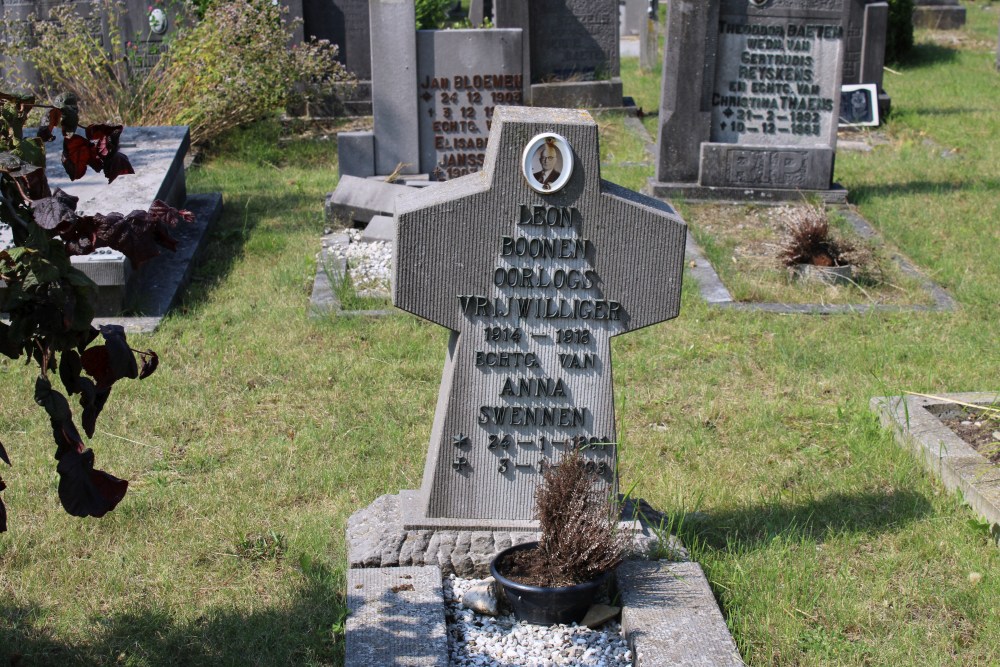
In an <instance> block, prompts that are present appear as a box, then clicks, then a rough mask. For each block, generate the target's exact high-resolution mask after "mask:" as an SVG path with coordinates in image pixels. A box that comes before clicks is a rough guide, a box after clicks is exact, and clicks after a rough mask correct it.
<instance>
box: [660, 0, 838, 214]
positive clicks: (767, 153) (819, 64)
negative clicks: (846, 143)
mask: <svg viewBox="0 0 1000 667" xmlns="http://www.w3.org/2000/svg"><path fill="white" fill-rule="evenodd" d="M846 2H847V0H823V1H822V2H815V1H813V2H809V1H807V0H774V1H771V2H765V3H761V4H760V6H758V5H757V3H756V2H750V3H748V2H746V0H710V1H708V2H706V1H705V0H676V1H674V2H671V3H670V4H669V5H668V10H667V40H666V46H665V49H664V66H663V92H662V97H661V108H660V135H659V162H658V164H657V172H656V181H655V182H654V183H653V184H652V186H653V189H654V192H656V194H658V195H661V196H671V195H677V194H683V195H685V196H687V197H693V198H725V199H733V198H736V199H744V198H749V199H765V200H766V199H782V198H790V197H794V198H801V193H802V192H803V191H812V192H815V193H817V194H820V195H822V196H830V197H832V198H838V199H839V198H841V197H842V195H841V194H839V193H833V194H831V193H830V190H831V185H832V183H831V179H832V176H833V157H834V150H835V148H836V144H837V111H838V107H839V100H840V80H841V62H842V56H843V45H844V33H845V24H846V17H847V14H846V10H847V6H846ZM840 192H842V191H840Z"/></svg>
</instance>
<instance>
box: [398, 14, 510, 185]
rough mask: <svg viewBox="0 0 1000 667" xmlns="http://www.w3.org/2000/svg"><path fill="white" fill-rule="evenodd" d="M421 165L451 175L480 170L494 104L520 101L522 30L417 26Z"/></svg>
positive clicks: (426, 169) (425, 169)
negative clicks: (424, 27)
mask: <svg viewBox="0 0 1000 667" xmlns="http://www.w3.org/2000/svg"><path fill="white" fill-rule="evenodd" d="M417 85H418V90H419V97H420V104H419V109H420V171H421V172H423V173H426V174H439V175H440V176H442V177H443V179H452V178H457V177H459V176H464V175H466V174H471V173H473V172H476V171H479V170H480V169H481V168H482V165H483V160H484V159H485V156H486V141H487V139H488V138H489V131H490V123H491V122H492V118H493V109H494V108H495V107H496V106H497V105H498V104H507V105H510V104H521V103H522V93H521V91H522V89H523V87H524V77H523V72H522V70H521V31H520V30H515V29H496V30H419V31H417Z"/></svg>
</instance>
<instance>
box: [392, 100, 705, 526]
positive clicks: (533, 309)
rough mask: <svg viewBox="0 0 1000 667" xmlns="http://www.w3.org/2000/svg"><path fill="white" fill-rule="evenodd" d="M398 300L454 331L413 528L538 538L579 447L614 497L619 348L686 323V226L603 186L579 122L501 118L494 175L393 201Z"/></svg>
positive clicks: (593, 139) (516, 115)
mask: <svg viewBox="0 0 1000 667" xmlns="http://www.w3.org/2000/svg"><path fill="white" fill-rule="evenodd" d="M396 228H397V229H396V243H395V246H394V248H395V256H394V260H393V266H394V269H393V270H394V275H393V301H394V303H395V304H396V306H398V307H399V308H401V309H403V310H406V311H409V312H411V313H413V314H415V315H418V316H420V317H423V318H425V319H428V320H430V321H432V322H435V323H437V324H440V325H442V326H445V327H447V328H448V329H450V330H451V332H452V333H451V338H450V340H449V343H448V352H447V357H446V361H445V366H444V373H443V376H442V380H441V388H440V393H439V396H438V402H437V408H436V410H435V415H434V422H433V427H432V431H431V439H430V447H429V452H428V455H427V461H426V466H425V470H424V478H423V484H422V487H421V489H420V491H419V492H412V491H410V492H407V491H404V492H403V493H402V494H401V503H400V504H401V506H402V508H403V523H404V527H405V528H407V529H414V528H427V529H444V528H450V529H464V528H473V529H488V530H499V529H529V528H530V527H531V525H532V524H531V523H530V521H531V519H532V516H533V510H534V490H535V488H536V486H537V485H538V483H539V481H540V480H541V476H542V471H543V470H544V469H545V468H546V466H548V465H552V464H556V463H558V461H559V460H560V459H561V458H562V457H564V456H565V455H566V454H567V453H569V452H571V451H572V450H574V449H580V450H581V451H582V453H583V456H584V457H586V459H587V461H588V466H589V467H590V468H592V469H593V470H594V471H595V472H596V473H597V474H598V475H599V476H600V478H601V479H602V480H603V482H604V483H605V484H607V485H608V487H609V488H617V486H616V483H617V471H616V468H615V461H616V456H615V455H616V428H615V417H614V401H613V397H612V382H611V377H612V376H611V356H610V339H611V337H612V336H616V335H618V334H622V333H626V332H628V331H634V330H636V329H639V328H641V327H645V326H649V325H651V324H655V323H657V322H662V321H664V320H668V319H670V318H673V317H676V316H677V314H678V311H679V308H680V287H681V275H682V271H683V259H684V242H685V234H686V226H685V224H684V222H683V220H681V218H680V217H679V216H678V215H677V214H676V213H675V212H674V211H673V210H672V209H671V208H670V207H669V206H667V205H666V204H664V203H662V202H660V201H657V200H655V199H651V198H649V197H645V196H643V195H640V194H638V193H635V192H632V191H630V190H626V189H625V188H622V187H619V186H616V185H614V184H611V183H608V182H606V181H602V180H601V178H600V162H599V153H598V136H597V125H596V124H595V122H594V120H593V119H592V118H591V116H590V115H589V114H588V113H587V112H585V111H580V110H566V109H540V108H528V107H498V108H497V109H496V111H495V113H494V121H493V125H492V130H491V133H490V140H489V146H488V148H487V150H486V156H485V164H484V166H483V170H482V171H481V172H479V173H476V174H472V175H470V176H466V177H463V178H459V179H456V180H453V181H448V182H446V183H441V184H437V185H435V186H433V187H430V188H426V189H424V190H420V191H417V192H415V193H413V194H412V195H404V196H402V197H400V198H399V199H397V201H396Z"/></svg>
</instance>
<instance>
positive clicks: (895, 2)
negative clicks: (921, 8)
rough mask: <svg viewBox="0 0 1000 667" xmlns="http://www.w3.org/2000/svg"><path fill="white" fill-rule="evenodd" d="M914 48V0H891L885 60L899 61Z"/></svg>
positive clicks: (889, 61)
mask: <svg viewBox="0 0 1000 667" xmlns="http://www.w3.org/2000/svg"><path fill="white" fill-rule="evenodd" d="M912 48H913V0H889V27H888V28H887V29H886V36H885V62H886V63H898V62H899V61H900V60H902V59H903V58H904V57H905V56H906V54H907V53H909V52H910V49H912Z"/></svg>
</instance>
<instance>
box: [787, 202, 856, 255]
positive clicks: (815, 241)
mask: <svg viewBox="0 0 1000 667" xmlns="http://www.w3.org/2000/svg"><path fill="white" fill-rule="evenodd" d="M802 211H803V212H802V214H801V216H800V217H799V219H798V220H796V221H795V222H792V223H791V224H789V226H788V230H787V231H788V236H787V238H786V239H785V241H784V243H783V244H782V246H781V249H780V250H779V252H778V257H779V258H780V259H781V261H782V262H784V264H785V266H793V265H795V264H814V265H816V266H843V265H844V264H846V263H847V262H846V261H844V259H843V255H844V254H846V253H849V252H851V251H853V250H854V248H853V246H852V245H851V244H849V243H847V242H846V241H844V240H842V239H837V238H836V237H835V236H834V235H833V233H832V232H831V231H830V225H829V223H828V222H827V220H826V213H825V211H823V209H822V208H819V207H817V206H807V207H805V208H803V209H802Z"/></svg>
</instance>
